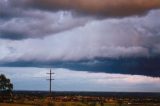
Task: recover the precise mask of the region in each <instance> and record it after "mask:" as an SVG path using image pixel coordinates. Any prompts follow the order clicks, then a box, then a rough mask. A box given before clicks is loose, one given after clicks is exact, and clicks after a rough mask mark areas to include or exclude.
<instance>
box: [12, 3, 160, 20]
mask: <svg viewBox="0 0 160 106" xmlns="http://www.w3.org/2000/svg"><path fill="white" fill-rule="evenodd" d="M12 4H13V5H14V6H22V7H32V8H38V9H42V10H43V9H44V10H53V11H57V10H74V11H77V12H80V13H82V14H88V15H89V14H90V15H96V16H98V17H99V16H105V17H124V16H131V15H139V14H144V13H146V12H147V11H149V10H151V9H158V8H160V1H159V0H22V1H19V0H18V1H17V0H13V1H12Z"/></svg>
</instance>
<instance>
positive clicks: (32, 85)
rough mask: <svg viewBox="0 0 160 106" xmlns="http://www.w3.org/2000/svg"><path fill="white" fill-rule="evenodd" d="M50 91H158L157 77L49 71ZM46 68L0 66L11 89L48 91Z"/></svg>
mask: <svg viewBox="0 0 160 106" xmlns="http://www.w3.org/2000/svg"><path fill="white" fill-rule="evenodd" d="M52 71H53V72H54V73H55V75H54V76H53V78H54V79H55V80H54V81H53V82H52V83H53V84H52V85H53V86H52V90H53V91H98V92H99V91H105V92H160V78H153V77H147V76H140V75H124V74H108V73H89V72H86V71H74V70H68V69H63V68H53V69H52ZM47 72H49V68H34V67H21V68H20V67H0V74H5V75H6V76H7V77H8V78H10V79H11V81H12V82H13V84H14V90H36V91H48V89H49V82H48V81H47V80H46V78H48V77H49V76H48V75H47V74H46V73H47Z"/></svg>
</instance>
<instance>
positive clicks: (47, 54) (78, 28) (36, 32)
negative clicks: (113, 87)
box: [0, 0, 160, 77]
mask: <svg viewBox="0 0 160 106" xmlns="http://www.w3.org/2000/svg"><path fill="white" fill-rule="evenodd" d="M159 6H160V1H159V0H152V1H150V0H132V1H129V0H112V1H111V0H103V1H99V0H92V1H90V0H87V1H86V0H52V1H50V0H1V1H0V65H1V66H18V67H19V66H26V67H27V66H33V67H64V68H69V69H74V70H86V71H90V72H93V71H94V72H109V73H123V74H138V75H147V76H154V77H160V71H159V70H160V67H159V65H158V64H159V63H160V31H159V30H160V21H158V20H159V18H160V10H159ZM143 14H145V15H143ZM122 17H123V18H122ZM53 65H54V66H53Z"/></svg>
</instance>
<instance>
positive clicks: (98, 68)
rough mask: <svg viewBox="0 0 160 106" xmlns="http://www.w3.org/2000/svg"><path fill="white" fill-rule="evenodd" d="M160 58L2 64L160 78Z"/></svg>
mask: <svg viewBox="0 0 160 106" xmlns="http://www.w3.org/2000/svg"><path fill="white" fill-rule="evenodd" d="M159 64H160V57H158V58H157V57H153V58H119V59H113V58H108V59H107V58H106V59H96V60H82V61H59V62H55V61H48V62H40V61H17V62H8V63H1V66H7V67H8V66H9V67H41V68H42V67H48V68H68V69H71V70H77V71H88V72H105V73H116V74H131V75H144V76H151V77H160V65H159Z"/></svg>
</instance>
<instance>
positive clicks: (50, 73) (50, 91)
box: [47, 69, 54, 96]
mask: <svg viewBox="0 0 160 106" xmlns="http://www.w3.org/2000/svg"><path fill="white" fill-rule="evenodd" d="M47 74H49V79H47V80H49V94H50V96H51V94H52V80H54V79H52V75H53V74H54V73H52V70H51V69H50V72H49V73H47Z"/></svg>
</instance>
